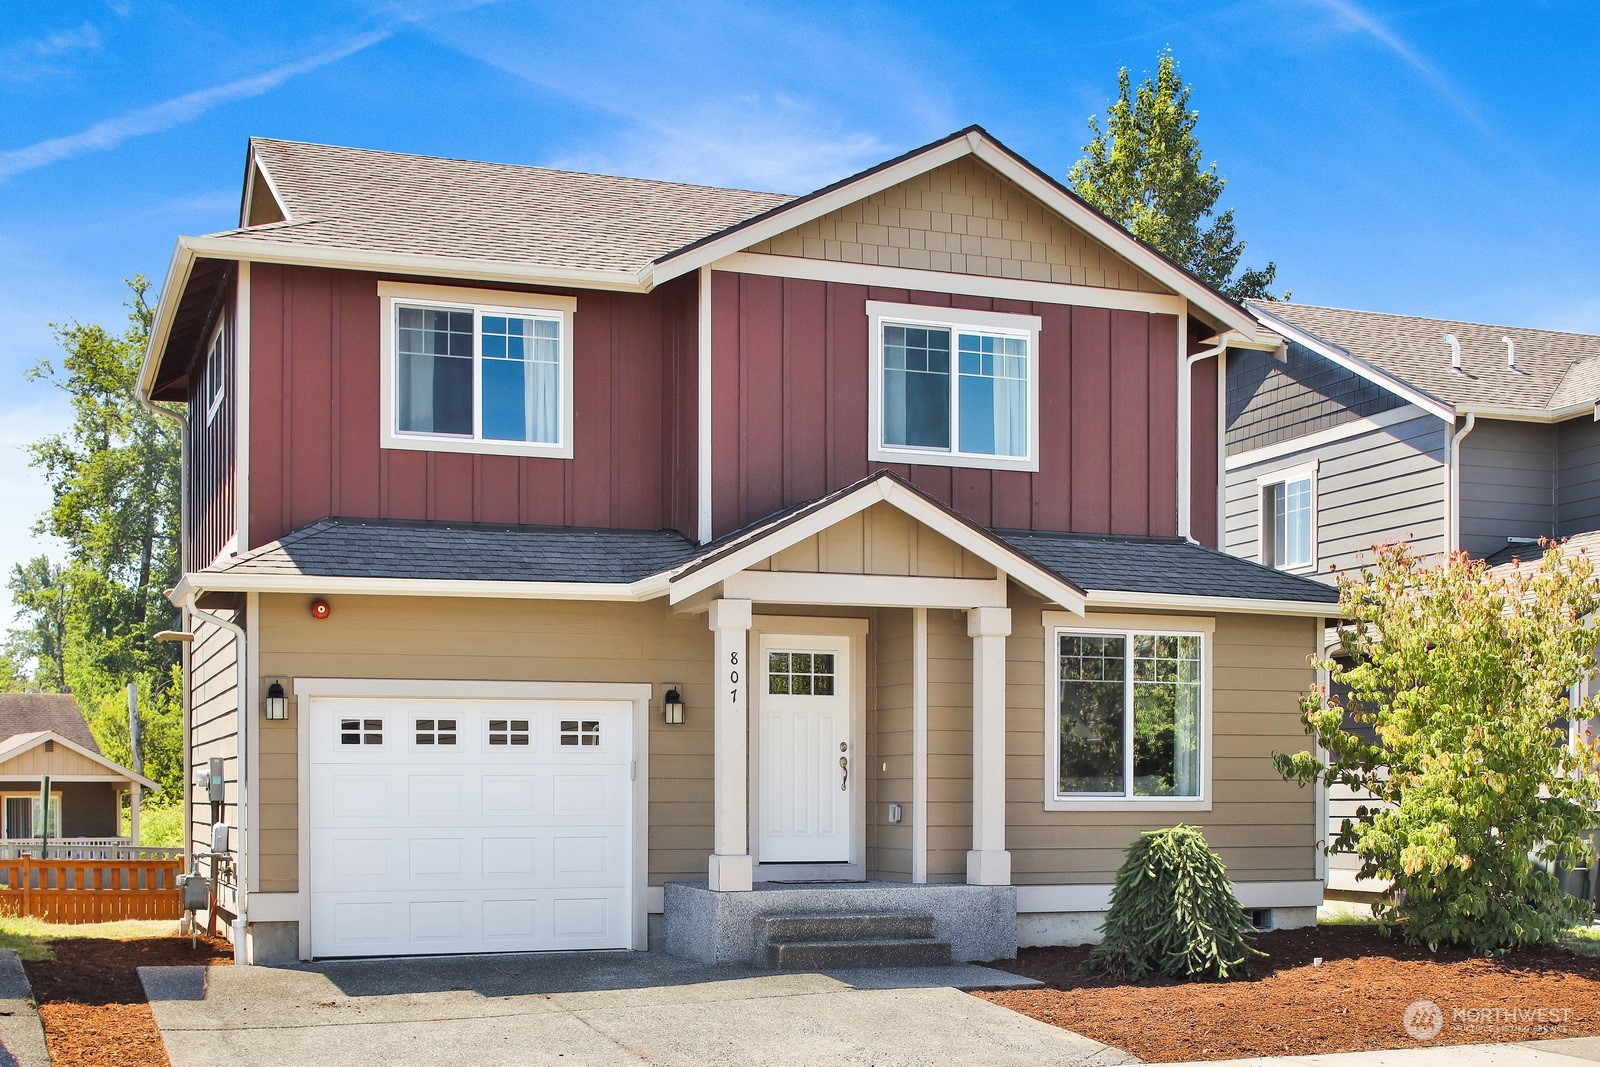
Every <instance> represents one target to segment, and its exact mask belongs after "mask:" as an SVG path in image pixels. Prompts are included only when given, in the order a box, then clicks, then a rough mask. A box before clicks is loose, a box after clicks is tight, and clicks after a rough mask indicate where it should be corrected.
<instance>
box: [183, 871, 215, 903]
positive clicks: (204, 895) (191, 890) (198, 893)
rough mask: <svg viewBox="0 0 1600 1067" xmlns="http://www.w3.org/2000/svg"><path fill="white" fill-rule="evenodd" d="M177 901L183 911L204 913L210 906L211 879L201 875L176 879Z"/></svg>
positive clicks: (186, 875)
mask: <svg viewBox="0 0 1600 1067" xmlns="http://www.w3.org/2000/svg"><path fill="white" fill-rule="evenodd" d="M177 885H178V899H179V901H180V902H181V907H182V908H183V910H184V911H205V910H206V908H208V907H210V906H211V879H209V878H207V877H206V876H205V875H203V874H180V875H178V877H177Z"/></svg>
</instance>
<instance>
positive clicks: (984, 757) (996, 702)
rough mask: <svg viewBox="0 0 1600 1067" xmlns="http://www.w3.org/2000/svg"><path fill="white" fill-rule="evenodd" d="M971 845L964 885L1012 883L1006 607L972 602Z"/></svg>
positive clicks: (969, 628)
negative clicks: (1008, 846) (1008, 826)
mask: <svg viewBox="0 0 1600 1067" xmlns="http://www.w3.org/2000/svg"><path fill="white" fill-rule="evenodd" d="M967 634H968V635H969V636H970V637H971V638H972V851H971V852H968V853H967V884H968V885H1010V884H1011V853H1009V852H1007V851H1006V638H1007V637H1008V636H1010V634H1011V609H1010V608H972V609H970V610H968V612H967Z"/></svg>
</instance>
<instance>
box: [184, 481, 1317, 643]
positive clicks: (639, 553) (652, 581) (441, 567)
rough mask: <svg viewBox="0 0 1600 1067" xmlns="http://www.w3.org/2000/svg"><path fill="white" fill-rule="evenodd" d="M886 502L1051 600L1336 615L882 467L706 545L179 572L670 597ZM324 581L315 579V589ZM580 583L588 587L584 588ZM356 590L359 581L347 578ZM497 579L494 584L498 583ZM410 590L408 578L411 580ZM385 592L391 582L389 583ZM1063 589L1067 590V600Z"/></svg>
mask: <svg viewBox="0 0 1600 1067" xmlns="http://www.w3.org/2000/svg"><path fill="white" fill-rule="evenodd" d="M877 501H887V502H889V503H892V504H894V505H895V506H897V507H899V508H901V509H902V510H904V511H906V512H907V513H908V514H911V515H912V516H913V518H918V519H921V520H922V521H924V522H927V523H937V524H938V525H939V528H940V532H941V533H944V534H945V535H946V536H949V537H952V538H954V539H957V543H959V544H962V545H963V547H966V548H967V549H968V550H969V551H975V552H977V553H978V554H979V555H980V556H981V557H982V558H985V559H989V560H991V561H999V562H997V564H996V565H997V566H1000V567H1001V569H1002V571H1003V572H1004V573H1008V574H1010V575H1012V577H1013V578H1015V579H1017V580H1018V581H1019V582H1021V583H1022V584H1023V585H1025V586H1027V587H1029V588H1033V589H1034V590H1035V591H1036V592H1039V593H1040V595H1042V596H1046V598H1047V599H1051V600H1054V601H1055V602H1057V603H1070V604H1073V605H1076V606H1081V605H1082V604H1083V603H1084V597H1085V595H1086V596H1087V597H1088V600H1089V602H1090V603H1091V605H1092V606H1109V605H1111V604H1113V603H1116V604H1123V605H1126V606H1136V605H1137V604H1138V603H1141V601H1140V599H1139V598H1143V597H1153V598H1165V601H1166V602H1169V603H1176V602H1178V601H1185V602H1187V601H1190V600H1195V601H1205V602H1208V603H1211V604H1213V605H1215V606H1216V607H1218V608H1219V609H1220V610H1227V603H1228V602H1231V603H1233V604H1234V605H1235V606H1236V607H1239V608H1240V609H1241V610H1249V608H1248V605H1250V604H1263V603H1269V602H1271V603H1282V604H1284V605H1290V604H1293V605H1299V606H1300V607H1302V608H1308V607H1315V606H1320V605H1326V606H1327V607H1328V610H1329V613H1330V614H1332V613H1334V611H1335V607H1336V605H1337V602H1338V591H1337V590H1336V589H1334V588H1333V587H1331V586H1329V585H1326V584H1324V583H1322V582H1317V581H1313V580H1311V579H1309V578H1305V577H1302V576H1299V575H1293V574H1288V573H1285V572H1283V571H1278V570H1273V569H1272V568H1269V567H1263V566H1261V565H1260V564H1258V563H1254V562H1252V561H1250V560H1246V559H1240V558H1238V557H1236V556H1230V555H1227V554H1225V553H1222V552H1217V551H1214V550H1212V549H1208V548H1204V547H1201V546H1200V545H1196V544H1193V543H1191V542H1189V541H1185V540H1183V539H1181V538H1175V537H1174V538H1161V537H1105V536H1097V535H1084V534H1069V533H1037V532H1033V531H1027V530H990V529H986V528H984V527H981V526H978V525H976V524H974V523H972V522H970V521H969V520H967V519H966V518H964V517H963V516H961V515H959V514H957V513H956V512H954V511H951V510H950V509H949V508H947V507H945V506H944V505H943V504H941V503H939V502H938V501H936V500H934V499H933V498H931V497H928V496H927V495H926V494H924V493H922V492H920V491H919V490H917V489H915V488H914V487H912V486H910V485H909V484H907V483H906V482H905V481H904V480H903V479H901V478H899V477H898V476H896V475H894V474H892V473H890V472H888V471H879V472H877V473H875V474H872V475H869V476H868V477H866V478H864V479H862V480H861V481H859V482H856V483H854V484H852V485H850V486H846V487H845V488H843V489H840V490H837V491H836V492H833V493H829V494H827V495H826V496H823V497H820V498H818V499H817V500H814V501H811V502H809V503H806V504H800V505H796V506H794V507H791V508H786V509H784V510H783V511H780V512H778V513H776V514H774V515H772V516H769V517H768V518H767V519H764V520H762V521H761V522H758V523H754V524H752V525H750V526H748V527H745V528H744V529H742V530H738V531H735V532H733V533H730V534H728V535H726V536H724V537H722V538H719V539H718V540H716V541H713V542H711V543H709V544H706V545H699V546H697V545H695V544H694V543H693V542H691V541H690V540H689V539H687V538H685V537H684V536H683V535H682V534H679V533H677V532H676V531H671V530H623V529H577V528H569V527H548V526H498V525H487V524H475V523H429V522H416V521H393V520H372V519H324V520H322V521H320V522H316V523H312V524H310V525H309V526H305V527H302V528H301V529H299V530H296V531H295V532H293V533H291V534H289V535H287V536H285V537H284V538H282V539H281V540H279V541H275V542H273V543H271V544H268V545H264V546H262V547H261V548H258V549H255V550H254V551H251V552H247V553H245V554H243V555H241V556H238V557H236V558H234V559H231V560H229V561H227V562H225V563H222V564H219V565H217V566H214V567H211V568H208V569H206V570H203V571H200V572H198V573H196V574H194V575H192V576H189V577H186V578H185V579H184V581H185V582H186V583H189V584H192V585H193V586H194V587H196V588H200V589H206V590H219V591H221V590H239V589H255V588H260V589H272V588H277V589H281V590H283V591H299V592H315V591H319V590H322V591H329V590H328V589H325V588H324V584H325V585H326V586H327V587H335V586H336V583H349V582H357V583H359V582H360V581H361V580H362V579H378V580H390V581H389V584H391V585H392V584H393V583H394V582H406V583H410V582H417V583H422V584H419V585H418V586H417V587H416V589H415V591H416V592H425V591H429V590H428V583H439V584H442V583H450V586H449V589H448V590H443V589H439V588H438V585H435V586H434V588H435V589H437V590H438V591H439V592H441V593H445V592H448V593H449V594H450V595H463V594H464V593H466V592H472V593H477V594H480V595H502V596H504V595H513V594H512V591H511V586H512V584H513V583H538V584H540V585H541V586H543V587H544V589H545V590H546V591H547V592H548V591H549V590H550V589H551V588H552V587H557V589H558V591H559V587H563V586H571V587H573V588H572V592H571V593H565V592H562V593H561V595H574V596H576V595H583V596H587V597H591V598H595V599H616V600H627V599H644V598H646V597H649V596H659V595H661V594H663V593H667V592H669V591H670V592H671V593H672V595H673V597H674V599H678V598H679V595H680V594H683V595H687V594H688V593H692V592H694V591H695V590H696V589H698V588H699V587H700V586H702V585H705V584H706V583H711V584H714V583H715V582H716V581H718V580H720V577H721V574H722V572H723V571H725V570H728V569H730V568H733V569H739V568H741V567H742V566H743V565H745V563H746V561H745V557H750V558H751V559H754V558H758V557H759V558H765V557H766V556H767V555H770V554H771V553H772V552H775V551H778V550H779V549H780V548H781V547H782V545H778V546H777V547H774V546H773V542H774V541H775V540H781V539H783V538H789V539H793V538H797V537H804V536H808V535H809V534H810V533H811V532H814V530H813V529H812V527H814V526H822V527H825V526H826V525H828V524H829V523H831V522H832V521H836V518H835V513H836V512H837V513H839V514H844V513H846V512H848V513H851V514H853V513H854V512H855V511H859V510H861V509H862V508H864V507H866V506H870V504H871V503H873V502H877ZM319 583H324V584H319ZM578 586H584V587H586V588H584V589H582V590H581V591H580V590H579V589H578V588H577V587H578ZM347 587H348V588H350V589H351V590H352V591H358V590H359V589H360V586H359V585H350V586H347ZM497 587H498V589H497ZM407 588H409V586H408V587H407ZM390 591H392V590H390ZM1063 598H1065V599H1063Z"/></svg>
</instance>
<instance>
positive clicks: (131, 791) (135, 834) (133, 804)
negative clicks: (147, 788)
mask: <svg viewBox="0 0 1600 1067" xmlns="http://www.w3.org/2000/svg"><path fill="white" fill-rule="evenodd" d="M142 792H144V790H143V788H142V787H141V786H140V785H139V783H138V782H132V783H130V784H129V785H128V838H129V843H130V844H133V845H134V846H137V845H138V844H139V794H140V793H142Z"/></svg>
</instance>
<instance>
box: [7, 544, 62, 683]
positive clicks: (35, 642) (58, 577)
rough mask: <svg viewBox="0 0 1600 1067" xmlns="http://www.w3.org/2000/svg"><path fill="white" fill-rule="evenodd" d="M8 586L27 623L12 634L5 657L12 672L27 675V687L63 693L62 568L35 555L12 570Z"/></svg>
mask: <svg viewBox="0 0 1600 1067" xmlns="http://www.w3.org/2000/svg"><path fill="white" fill-rule="evenodd" d="M9 585H10V587H11V601H12V603H13V604H14V605H15V607H16V610H17V613H18V614H19V615H21V616H23V618H24V619H25V620H26V624H25V625H23V626H21V627H19V628H17V629H14V630H12V631H11V634H10V636H9V637H8V639H7V641H6V654H7V657H8V658H9V660H10V661H11V664H12V666H13V668H14V669H15V670H17V671H19V672H20V671H24V670H26V671H27V672H28V677H27V678H26V679H25V681H26V683H27V685H29V686H30V687H32V688H35V689H43V690H47V691H50V692H56V693H63V692H66V689H67V675H66V669H67V667H66V663H67V660H66V644H67V591H66V583H65V582H64V580H63V575H62V569H61V566H60V565H59V564H57V563H54V562H52V561H51V560H50V557H48V556H35V557H33V558H32V559H30V560H29V561H28V562H26V563H19V564H17V565H16V566H15V567H14V568H13V569H12V571H11V581H10V583H9Z"/></svg>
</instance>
